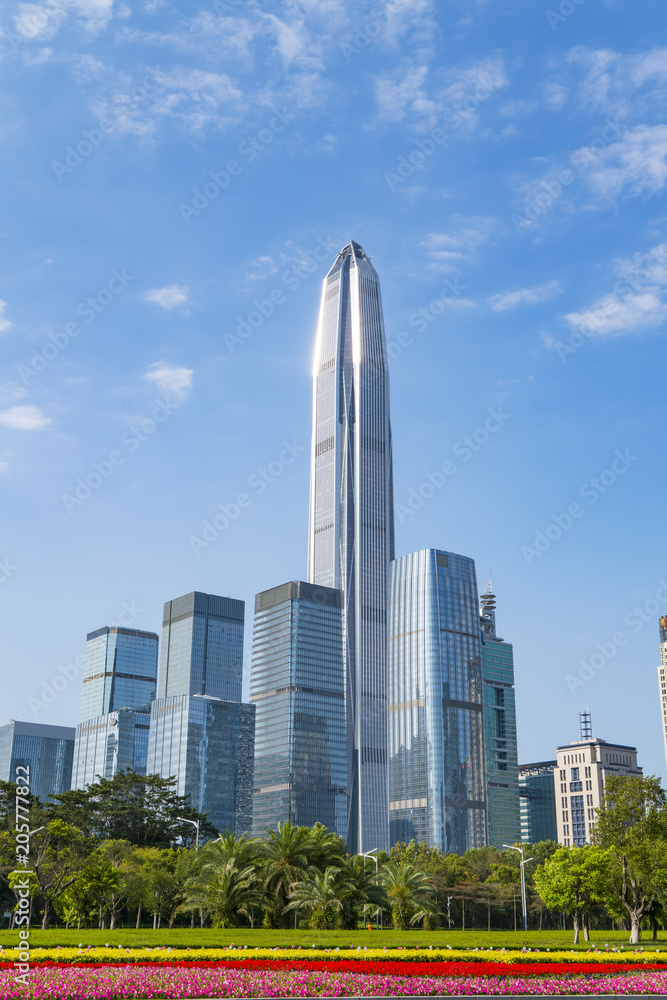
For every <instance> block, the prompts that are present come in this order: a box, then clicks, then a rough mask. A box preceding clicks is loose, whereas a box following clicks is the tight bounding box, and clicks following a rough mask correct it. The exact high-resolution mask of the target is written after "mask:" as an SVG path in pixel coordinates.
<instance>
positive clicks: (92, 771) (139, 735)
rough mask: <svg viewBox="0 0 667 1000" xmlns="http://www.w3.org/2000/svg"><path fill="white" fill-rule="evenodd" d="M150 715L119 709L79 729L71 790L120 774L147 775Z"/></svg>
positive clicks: (88, 722)
mask: <svg viewBox="0 0 667 1000" xmlns="http://www.w3.org/2000/svg"><path fill="white" fill-rule="evenodd" d="M149 720H150V713H149V712H136V711H135V710H134V709H132V708H120V709H118V711H117V712H108V713H107V714H106V715H98V716H97V717H96V718H94V719H88V720H87V721H86V722H80V723H79V725H78V726H77V727H76V743H75V746H74V763H73V766H72V788H86V786H87V785H94V784H95V783H96V782H97V780H98V779H99V778H113V776H114V775H115V774H117V773H118V772H119V771H136V772H137V774H145V773H146V758H147V756H148V726H149Z"/></svg>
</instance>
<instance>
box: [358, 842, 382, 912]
mask: <svg viewBox="0 0 667 1000" xmlns="http://www.w3.org/2000/svg"><path fill="white" fill-rule="evenodd" d="M376 851H377V847H372V848H371V849H370V851H364V852H363V853H362V855H361V856H362V858H372V859H373V861H374V862H375V884H376V885H377V880H378V859H377V857H376V854H375V852H376ZM365 926H366V904H365V903H364V927H365ZM375 928H376V930H378V931H379V930H380V911H379V910H378V912H377V913H376V915H375Z"/></svg>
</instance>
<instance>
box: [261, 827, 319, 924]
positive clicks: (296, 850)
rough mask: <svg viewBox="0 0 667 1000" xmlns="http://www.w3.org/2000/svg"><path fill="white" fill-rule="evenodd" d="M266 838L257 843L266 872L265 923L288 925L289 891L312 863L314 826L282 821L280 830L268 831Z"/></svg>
mask: <svg viewBox="0 0 667 1000" xmlns="http://www.w3.org/2000/svg"><path fill="white" fill-rule="evenodd" d="M266 834H267V837H266V840H262V841H261V842H260V843H259V845H258V854H259V858H260V860H261V865H262V869H263V875H264V890H265V892H266V893H267V898H268V899H269V900H270V903H269V904H268V905H267V909H266V914H265V918H264V921H265V924H266V925H267V926H269V927H279V926H281V925H282V926H287V918H288V914H287V906H288V904H289V901H290V898H289V897H290V893H291V891H292V889H293V887H294V885H295V883H296V882H300V881H301V880H302V879H303V878H304V876H305V875H306V873H307V872H308V869H309V867H310V848H311V830H310V827H307V826H294V825H293V824H292V823H289V822H287V823H279V824H278V829H277V830H268V829H267V831H266Z"/></svg>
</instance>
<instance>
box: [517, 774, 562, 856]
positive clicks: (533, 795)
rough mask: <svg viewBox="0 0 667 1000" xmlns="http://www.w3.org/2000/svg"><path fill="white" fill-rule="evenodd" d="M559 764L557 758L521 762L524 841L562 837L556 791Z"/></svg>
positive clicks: (521, 804)
mask: <svg viewBox="0 0 667 1000" xmlns="http://www.w3.org/2000/svg"><path fill="white" fill-rule="evenodd" d="M555 767H556V761H555V760H542V761H537V762H536V763H534V764H521V765H519V809H520V814H521V840H522V841H523V843H524V844H539V843H540V842H541V841H543V840H558V823H557V820H556V795H555V793H554V768H555ZM507 843H508V844H509V843H510V841H509V840H508V841H507Z"/></svg>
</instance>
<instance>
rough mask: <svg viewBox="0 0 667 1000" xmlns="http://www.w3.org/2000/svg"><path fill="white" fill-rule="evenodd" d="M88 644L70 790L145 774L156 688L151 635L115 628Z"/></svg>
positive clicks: (154, 644)
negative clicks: (119, 775)
mask: <svg viewBox="0 0 667 1000" xmlns="http://www.w3.org/2000/svg"><path fill="white" fill-rule="evenodd" d="M87 640H88V641H87V643H86V661H85V665H84V675H83V692H82V695H81V712H80V716H79V725H78V726H77V729H76V740H75V744H74V762H73V766H72V788H85V787H86V786H87V785H92V784H95V782H96V781H97V780H98V778H113V776H114V775H115V774H117V773H118V772H119V771H124V770H132V771H136V772H137V773H138V774H145V773H146V754H147V751H148V723H149V718H150V706H151V702H152V701H153V699H154V698H155V686H156V683H157V651H158V637H157V635H156V634H155V632H142V631H140V630H139V629H131V628H119V627H115V626H113V627H105V628H100V629H97V631H95V632H89V633H88V637H87Z"/></svg>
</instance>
